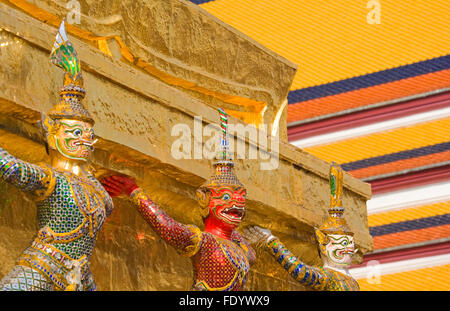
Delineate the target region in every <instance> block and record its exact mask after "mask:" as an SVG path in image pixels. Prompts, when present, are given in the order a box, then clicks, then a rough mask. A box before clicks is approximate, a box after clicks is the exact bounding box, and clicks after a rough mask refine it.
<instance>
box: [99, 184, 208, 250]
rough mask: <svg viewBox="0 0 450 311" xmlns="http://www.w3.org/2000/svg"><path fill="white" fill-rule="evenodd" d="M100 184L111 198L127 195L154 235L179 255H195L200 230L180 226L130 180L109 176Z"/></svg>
mask: <svg viewBox="0 0 450 311" xmlns="http://www.w3.org/2000/svg"><path fill="white" fill-rule="evenodd" d="M102 184H103V186H104V187H105V189H106V190H107V191H108V192H109V194H110V195H111V196H113V197H114V196H117V195H118V194H122V193H126V194H128V195H129V196H130V197H131V199H132V201H133V203H134V205H135V206H136V207H137V210H138V211H139V213H140V214H141V216H142V217H143V218H144V219H145V220H146V221H147V222H148V223H149V225H150V226H151V227H152V229H153V230H154V231H155V233H156V234H158V235H159V236H160V237H161V238H162V239H163V240H164V241H166V242H167V243H169V244H170V245H171V246H173V247H175V249H176V250H177V251H178V252H179V253H181V254H182V255H184V256H187V257H190V256H193V255H195V254H196V253H197V251H198V250H199V248H200V244H201V240H202V233H201V231H200V229H199V228H198V227H196V226H194V225H184V224H181V223H179V222H177V221H176V220H174V219H173V218H172V217H170V216H169V215H167V213H166V212H164V211H163V210H162V209H161V208H160V207H159V206H158V205H156V204H155V203H154V202H153V201H152V200H151V199H150V197H149V196H148V195H147V193H146V192H145V191H144V190H143V189H142V188H139V187H138V186H137V185H136V183H135V182H134V180H133V179H132V178H129V177H125V176H111V177H107V178H105V179H103V180H102Z"/></svg>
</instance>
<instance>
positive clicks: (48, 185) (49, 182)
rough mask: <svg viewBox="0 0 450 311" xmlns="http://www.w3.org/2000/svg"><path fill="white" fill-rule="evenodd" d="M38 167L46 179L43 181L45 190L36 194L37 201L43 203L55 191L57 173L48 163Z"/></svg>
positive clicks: (40, 190) (37, 191) (39, 164)
mask: <svg viewBox="0 0 450 311" xmlns="http://www.w3.org/2000/svg"><path fill="white" fill-rule="evenodd" d="M37 166H38V167H39V168H40V169H42V171H43V172H44V174H45V177H44V178H43V179H42V185H43V186H44V187H43V188H41V189H39V190H36V191H35V192H34V196H35V201H36V202H41V201H44V200H45V199H47V198H48V197H49V196H50V195H51V194H52V193H53V190H55V186H56V181H57V173H56V172H55V171H54V170H53V169H52V168H51V167H50V166H49V165H48V164H46V163H38V164H37Z"/></svg>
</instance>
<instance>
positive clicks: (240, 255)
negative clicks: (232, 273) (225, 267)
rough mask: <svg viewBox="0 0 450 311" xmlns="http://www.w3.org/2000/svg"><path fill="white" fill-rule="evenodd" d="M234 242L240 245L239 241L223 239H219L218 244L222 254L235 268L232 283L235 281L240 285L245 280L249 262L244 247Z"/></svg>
mask: <svg viewBox="0 0 450 311" xmlns="http://www.w3.org/2000/svg"><path fill="white" fill-rule="evenodd" d="M235 243H237V244H239V245H240V243H239V241H236V242H232V241H227V240H224V239H220V241H219V245H220V248H221V250H222V252H223V254H224V255H225V257H226V258H227V259H228V261H229V262H230V263H231V264H232V265H233V266H234V267H235V268H236V276H237V277H236V278H235V280H234V282H233V283H234V284H236V282H238V283H239V285H241V286H242V285H243V283H244V281H245V277H246V275H247V273H248V271H249V270H250V263H249V261H248V258H247V254H246V253H245V251H244V249H242V248H241V247H239V246H237V245H235ZM234 284H233V286H234Z"/></svg>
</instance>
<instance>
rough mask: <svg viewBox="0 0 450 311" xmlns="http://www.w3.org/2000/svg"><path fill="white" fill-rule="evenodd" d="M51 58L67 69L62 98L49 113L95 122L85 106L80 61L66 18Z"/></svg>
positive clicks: (61, 92) (65, 117) (54, 117)
mask: <svg viewBox="0 0 450 311" xmlns="http://www.w3.org/2000/svg"><path fill="white" fill-rule="evenodd" d="M50 60H51V62H52V63H53V64H55V65H56V66H58V67H60V68H62V69H63V70H64V71H65V75H64V86H63V87H62V89H61V91H60V96H61V100H60V101H59V102H58V103H57V104H56V105H55V106H53V107H52V109H50V111H49V112H48V113H47V114H48V116H49V117H51V118H52V119H76V120H81V121H86V122H89V123H91V124H94V120H93V119H92V117H91V115H90V113H89V111H87V110H86V108H84V106H83V104H82V100H83V98H84V96H85V95H86V91H85V90H84V87H83V77H82V74H81V67H80V62H79V60H78V57H77V52H76V51H75V49H74V47H73V46H72V43H70V41H69V38H68V37H67V34H66V29H65V20H63V21H62V23H61V25H60V27H59V30H58V33H57V35H56V39H55V42H54V43H53V49H52V52H51V53H50Z"/></svg>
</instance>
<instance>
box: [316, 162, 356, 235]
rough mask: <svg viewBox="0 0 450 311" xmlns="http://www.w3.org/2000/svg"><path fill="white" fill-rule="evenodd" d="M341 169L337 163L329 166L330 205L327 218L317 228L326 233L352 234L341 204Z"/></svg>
mask: <svg viewBox="0 0 450 311" xmlns="http://www.w3.org/2000/svg"><path fill="white" fill-rule="evenodd" d="M342 180H343V171H342V168H341V166H340V165H339V164H337V163H336V162H332V163H331V166H330V190H331V195H330V207H329V209H328V218H327V220H326V221H325V223H324V224H323V225H322V226H321V227H320V228H319V230H320V231H322V232H324V233H326V234H345V235H353V232H351V231H350V229H349V228H348V226H347V222H346V221H345V219H344V211H345V210H344V207H343V206H342V191H343V182H342Z"/></svg>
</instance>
